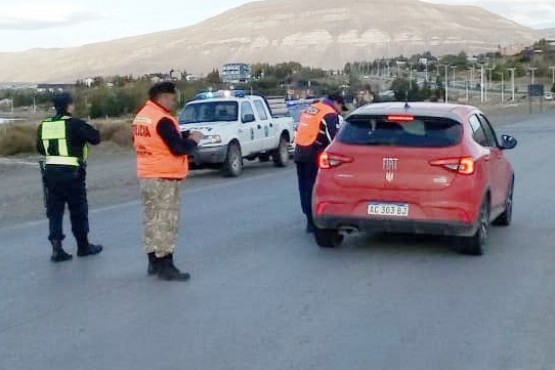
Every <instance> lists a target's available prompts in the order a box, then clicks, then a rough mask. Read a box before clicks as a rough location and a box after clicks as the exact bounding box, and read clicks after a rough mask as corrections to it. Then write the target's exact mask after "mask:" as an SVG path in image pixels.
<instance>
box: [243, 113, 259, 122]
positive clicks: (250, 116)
mask: <svg viewBox="0 0 555 370" xmlns="http://www.w3.org/2000/svg"><path fill="white" fill-rule="evenodd" d="M242 121H243V123H251V122H254V121H256V118H255V117H254V114H245V115H244V116H243V119H242Z"/></svg>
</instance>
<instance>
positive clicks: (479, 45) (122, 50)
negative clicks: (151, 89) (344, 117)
mask: <svg viewBox="0 0 555 370" xmlns="http://www.w3.org/2000/svg"><path fill="white" fill-rule="evenodd" d="M539 37H541V32H538V31H534V30H532V29H529V28H526V27H523V26H521V25H518V24H516V23H514V22H511V21H509V20H507V19H505V18H502V17H500V16H498V15H495V14H492V13H490V12H488V11H486V10H484V9H482V8H479V7H468V6H448V5H437V4H430V3H425V2H421V1H418V0H350V1H349V2H348V3H347V2H337V1H335V0H305V1H302V2H300V1H298V0H267V1H258V2H253V3H249V4H246V5H243V6H240V7H238V8H235V9H232V10H230V11H227V12H225V13H223V14H221V15H219V16H216V17H213V18H211V19H208V20H206V21H204V22H202V23H199V24H197V25H194V26H191V27H186V28H182V29H177V30H172V31H165V32H160V33H155V34H149V35H143V36H137V37H132V38H126V39H119V40H114V41H109V42H103V43H97V44H90V45H85V46H82V47H77V48H68V49H34V50H29V51H26V52H20V53H0V82H6V81H10V82H73V81H74V80H76V79H78V78H85V77H87V76H94V75H114V74H130V73H132V74H135V75H141V74H145V73H151V72H161V71H169V70H170V69H172V68H173V69H175V70H187V71H188V72H192V73H195V74H200V73H206V72H208V71H210V70H211V69H212V68H214V67H219V66H221V65H222V64H224V63H226V62H236V61H245V62H268V63H277V62H282V61H298V62H301V63H303V64H305V65H310V66H314V67H323V68H329V69H336V68H341V67H343V66H344V64H345V63H346V62H348V61H354V60H371V59H374V58H378V57H382V56H383V57H388V56H390V57H393V56H396V55H400V54H404V55H411V54H414V53H418V52H422V51H426V50H430V51H432V52H433V53H434V54H437V55H441V54H446V53H455V52H457V53H458V52H459V51H461V50H465V51H467V52H468V53H482V52H485V51H491V50H497V49H498V48H499V47H500V46H501V47H507V46H509V45H516V46H524V45H528V44H531V43H533V42H534V41H536V40H537V39H538V38H539Z"/></svg>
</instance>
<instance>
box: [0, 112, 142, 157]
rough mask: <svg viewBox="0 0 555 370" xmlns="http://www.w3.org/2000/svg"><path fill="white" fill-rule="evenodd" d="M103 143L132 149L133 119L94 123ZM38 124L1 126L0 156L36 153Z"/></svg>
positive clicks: (18, 123) (26, 123)
mask: <svg viewBox="0 0 555 370" xmlns="http://www.w3.org/2000/svg"><path fill="white" fill-rule="evenodd" d="M92 125H93V126H95V127H96V128H98V130H99V131H100V136H101V138H102V141H103V142H111V143H114V144H115V145H117V146H119V147H122V148H131V147H132V145H133V142H132V140H131V119H108V120H106V119H104V120H98V121H93V122H92ZM36 140H37V124H36V123H28V122H17V123H11V124H9V125H6V126H4V125H2V126H0V156H13V155H18V154H29V153H35V152H36Z"/></svg>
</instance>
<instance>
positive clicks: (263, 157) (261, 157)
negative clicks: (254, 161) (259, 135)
mask: <svg viewBox="0 0 555 370" xmlns="http://www.w3.org/2000/svg"><path fill="white" fill-rule="evenodd" d="M258 160H259V161H260V162H261V163H267V162H270V154H269V153H262V154H260V155H259V156H258Z"/></svg>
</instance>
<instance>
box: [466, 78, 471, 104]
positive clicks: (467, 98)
mask: <svg viewBox="0 0 555 370" xmlns="http://www.w3.org/2000/svg"><path fill="white" fill-rule="evenodd" d="M465 87H466V102H467V103H468V102H469V101H470V95H469V93H468V75H467V76H466V78H465Z"/></svg>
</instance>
